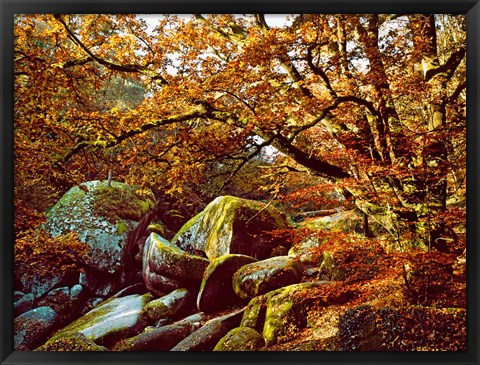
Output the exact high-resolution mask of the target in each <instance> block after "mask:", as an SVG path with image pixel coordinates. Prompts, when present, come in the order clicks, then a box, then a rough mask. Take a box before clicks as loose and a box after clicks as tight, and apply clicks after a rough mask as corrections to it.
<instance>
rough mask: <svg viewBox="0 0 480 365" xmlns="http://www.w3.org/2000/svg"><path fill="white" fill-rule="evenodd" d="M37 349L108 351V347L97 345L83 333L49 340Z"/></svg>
mask: <svg viewBox="0 0 480 365" xmlns="http://www.w3.org/2000/svg"><path fill="white" fill-rule="evenodd" d="M35 351H108V349H107V348H106V347H104V346H100V345H97V344H96V343H95V342H94V341H92V340H90V339H88V338H87V337H86V336H85V335H84V334H83V333H72V334H69V335H65V336H64V337H59V338H56V339H55V340H52V341H49V342H47V343H46V344H44V345H42V346H40V347H39V348H37V349H35Z"/></svg>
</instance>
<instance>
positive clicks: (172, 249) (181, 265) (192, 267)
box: [143, 233, 209, 292]
mask: <svg viewBox="0 0 480 365" xmlns="http://www.w3.org/2000/svg"><path fill="white" fill-rule="evenodd" d="M208 264H209V261H208V260H207V259H205V258H203V257H200V256H195V255H191V254H189V253H187V252H185V251H183V250H181V249H180V248H178V247H177V246H175V245H174V244H172V243H170V242H169V241H167V240H166V239H165V238H163V237H162V236H159V235H158V234H156V233H151V234H150V236H149V237H148V239H147V242H146V243H145V249H144V252H143V278H144V281H145V284H146V286H147V288H149V289H150V288H152V289H153V290H157V291H163V292H170V291H172V286H173V285H171V284H174V285H175V284H176V285H179V286H177V287H175V288H173V289H178V288H180V287H189V288H191V287H193V288H197V289H198V286H199V285H200V282H201V281H202V278H203V273H204V271H205V269H206V268H207V266H208ZM152 273H153V274H156V275H160V276H161V277H160V278H159V277H158V276H156V275H151V274H152ZM162 278H165V280H161V279H162ZM152 279H153V280H156V281H152ZM169 279H171V280H173V281H171V280H169ZM164 282H165V285H163V284H164Z"/></svg>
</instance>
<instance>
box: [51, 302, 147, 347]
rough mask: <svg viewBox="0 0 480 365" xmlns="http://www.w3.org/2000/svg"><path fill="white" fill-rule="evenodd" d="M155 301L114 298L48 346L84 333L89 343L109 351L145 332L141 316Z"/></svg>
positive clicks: (81, 319)
mask: <svg viewBox="0 0 480 365" xmlns="http://www.w3.org/2000/svg"><path fill="white" fill-rule="evenodd" d="M151 299H152V296H151V295H150V294H145V295H138V294H132V295H129V296H126V297H122V298H115V297H112V298H110V299H108V300H106V301H104V302H103V303H101V304H100V305H98V306H96V307H95V308H94V309H92V310H91V311H90V312H88V313H87V314H85V315H84V316H82V317H80V318H78V319H77V320H76V321H74V322H72V323H71V324H69V325H68V326H67V327H65V328H63V329H62V330H61V331H59V332H57V333H56V334H55V335H54V336H53V337H52V338H50V339H49V340H48V343H47V345H48V344H50V343H52V342H53V341H55V340H57V339H59V338H61V337H65V336H70V335H71V334H76V333H81V334H83V335H85V337H86V338H87V339H89V340H92V341H94V342H95V343H97V344H99V345H103V346H106V347H108V346H110V345H112V344H114V343H115V342H117V341H119V340H121V339H123V338H126V337H131V336H134V335H136V334H138V333H140V332H141V331H142V330H143V328H145V326H144V325H142V323H141V322H140V321H139V318H140V312H141V311H142V309H143V307H145V305H146V304H147V303H148V302H149V301H150V300H151Z"/></svg>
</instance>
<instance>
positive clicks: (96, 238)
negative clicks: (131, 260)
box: [44, 181, 154, 295]
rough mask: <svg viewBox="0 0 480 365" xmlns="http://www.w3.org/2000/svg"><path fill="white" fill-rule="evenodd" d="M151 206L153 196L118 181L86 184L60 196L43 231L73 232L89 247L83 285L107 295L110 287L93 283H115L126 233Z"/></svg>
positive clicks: (52, 232)
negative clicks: (107, 281) (106, 292)
mask: <svg viewBox="0 0 480 365" xmlns="http://www.w3.org/2000/svg"><path fill="white" fill-rule="evenodd" d="M153 206H154V197H153V194H152V193H151V192H150V191H145V190H140V189H137V188H135V187H132V186H129V185H126V184H123V183H120V182H112V183H111V186H108V184H107V182H101V181H89V182H85V183H82V184H80V185H79V186H75V187H73V188H71V189H70V190H69V191H68V192H67V193H65V195H63V197H62V198H61V199H60V200H59V201H58V202H57V203H56V204H55V205H54V206H53V207H52V209H51V210H50V211H48V213H47V215H46V222H45V224H44V229H45V230H46V231H47V232H49V233H50V234H51V235H52V236H58V235H63V234H65V233H67V232H70V231H75V232H77V234H78V237H79V239H80V241H82V242H86V243H87V244H88V246H89V253H88V257H87V259H86V263H87V265H88V266H89V267H91V268H92V269H93V270H92V272H91V273H90V271H87V276H88V275H89V276H91V277H89V278H87V279H86V280H84V282H83V283H84V284H86V285H89V286H91V287H92V288H91V289H92V290H94V291H98V290H99V289H98V287H100V288H101V289H103V290H104V291H106V288H108V290H109V292H111V291H112V288H113V287H114V285H113V284H112V285H111V286H108V285H107V286H105V285H99V284H98V283H97V284H96V285H93V284H94V283H96V282H97V281H102V282H105V281H106V280H115V284H117V283H118V273H119V272H120V271H121V266H122V262H123V259H124V256H125V251H126V247H127V242H128V234H129V232H130V231H132V230H133V229H134V228H135V227H136V226H137V225H138V222H139V221H140V219H141V217H142V216H143V215H144V214H146V213H147V212H148V211H149V210H151V209H152V208H153ZM105 274H107V275H105ZM89 288H90V287H89ZM96 294H97V295H103V294H104V293H99V292H97V293H96ZM108 294H109V293H108Z"/></svg>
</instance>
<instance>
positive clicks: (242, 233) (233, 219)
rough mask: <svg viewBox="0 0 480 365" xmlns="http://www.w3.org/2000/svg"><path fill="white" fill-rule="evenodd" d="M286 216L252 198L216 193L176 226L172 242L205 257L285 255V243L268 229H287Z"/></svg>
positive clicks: (263, 257) (286, 246) (286, 248)
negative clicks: (216, 194) (179, 225)
mask: <svg viewBox="0 0 480 365" xmlns="http://www.w3.org/2000/svg"><path fill="white" fill-rule="evenodd" d="M289 227H290V225H289V223H288V220H287V218H286V216H285V215H284V214H283V213H281V212H280V211H278V210H277V209H275V208H274V207H273V206H271V205H267V204H264V203H262V202H259V201H255V200H247V199H241V198H236V197H233V196H220V197H218V198H216V199H215V200H213V201H212V202H211V203H210V204H208V205H207V206H206V207H205V209H204V210H203V211H202V212H201V213H199V214H198V215H197V216H195V217H194V218H192V219H191V220H190V221H188V222H187V223H185V225H184V226H183V227H182V228H181V229H180V231H179V232H178V233H177V234H176V235H175V237H174V238H173V239H172V243H174V244H175V245H177V246H178V247H180V248H182V249H183V250H185V251H187V252H198V251H200V252H205V254H206V256H207V257H208V258H209V259H215V258H217V257H220V256H223V255H226V254H242V255H247V256H251V257H255V258H257V259H265V258H268V257H271V256H273V255H281V254H286V253H287V251H288V244H287V243H285V242H284V241H283V240H281V239H277V238H274V236H272V235H271V234H269V232H271V231H273V230H278V229H286V228H289Z"/></svg>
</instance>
